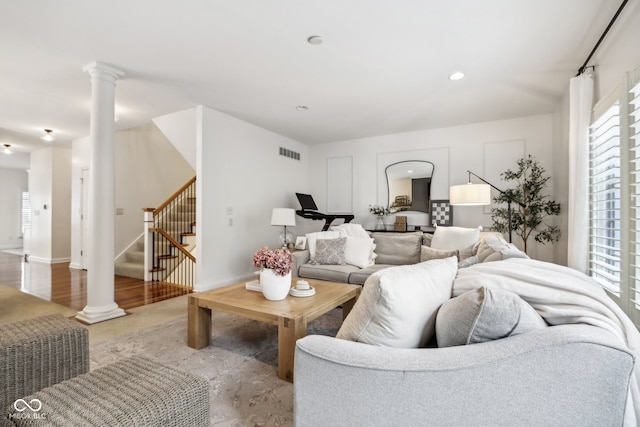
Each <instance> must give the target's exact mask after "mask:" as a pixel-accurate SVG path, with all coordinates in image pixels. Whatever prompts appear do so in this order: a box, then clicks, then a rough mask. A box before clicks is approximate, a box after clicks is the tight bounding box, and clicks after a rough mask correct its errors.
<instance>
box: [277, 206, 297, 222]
mask: <svg viewBox="0 0 640 427" xmlns="http://www.w3.org/2000/svg"><path fill="white" fill-rule="evenodd" d="M271 225H286V226H295V225H296V210H295V209H289V208H273V212H272V213H271Z"/></svg>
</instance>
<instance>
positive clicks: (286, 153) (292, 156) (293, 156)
mask: <svg viewBox="0 0 640 427" xmlns="http://www.w3.org/2000/svg"><path fill="white" fill-rule="evenodd" d="M280 155H281V156H284V157H288V158H290V159H293V160H300V153H296V152H295V151H293V150H289V149H288V148H284V147H280Z"/></svg>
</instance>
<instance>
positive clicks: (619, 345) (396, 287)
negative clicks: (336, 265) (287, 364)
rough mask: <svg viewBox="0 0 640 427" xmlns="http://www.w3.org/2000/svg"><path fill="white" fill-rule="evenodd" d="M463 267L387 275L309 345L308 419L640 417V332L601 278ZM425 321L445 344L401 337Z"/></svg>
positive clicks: (507, 266)
mask: <svg viewBox="0 0 640 427" xmlns="http://www.w3.org/2000/svg"><path fill="white" fill-rule="evenodd" d="M481 251H482V249H479V250H478V254H479V256H481V257H482V256H484V255H482V254H480V252H481ZM476 256H478V255H476ZM456 267H457V264H456V260H455V258H454V257H450V258H447V259H439V260H433V261H430V262H422V263H420V264H417V265H415V266H409V265H405V266H401V267H397V268H388V269H387V270H382V271H380V273H378V274H375V275H374V276H371V277H370V280H369V281H367V283H366V285H365V286H364V288H363V291H362V294H361V295H360V298H359V299H358V301H357V302H356V304H355V306H354V307H353V309H352V311H351V312H350V314H349V316H348V317H347V318H346V319H345V321H344V323H343V325H342V327H341V328H340V330H339V331H338V334H337V336H336V337H335V338H334V337H327V336H318V335H309V336H307V337H304V338H302V339H300V340H298V341H297V343H296V353H295V381H294V410H295V425H296V426H298V427H306V426H318V425H327V426H329V425H349V426H367V427H371V426H389V425H401V426H417V425H424V426H509V427H510V426H627V427H631V426H637V425H639V421H640V392H639V389H640V387H639V386H640V373H639V372H638V369H636V367H635V361H636V358H637V357H638V355H639V354H640V350H639V349H640V334H639V333H638V330H637V329H636V327H635V325H634V324H633V322H631V320H630V319H629V318H628V317H627V316H626V315H625V314H624V313H623V312H622V310H621V309H620V308H619V307H618V306H617V305H616V304H615V303H614V302H613V301H612V300H611V298H609V297H608V296H607V295H606V294H605V292H604V290H603V289H602V288H601V287H600V286H599V285H598V284H596V283H595V282H594V281H593V280H592V279H591V278H590V277H588V276H586V275H584V274H582V273H578V272H576V271H575V270H572V269H570V268H567V267H563V266H559V265H556V264H551V263H544V262H540V261H535V260H531V259H524V258H521V259H517V258H512V259H503V260H499V261H496V262H481V263H476V264H474V265H471V266H469V267H467V268H456ZM304 271H305V270H303V272H304ZM350 274H353V272H351V273H350ZM333 277H336V278H338V276H333ZM342 277H344V276H342ZM355 277H358V276H355ZM434 277H436V278H435V279H434ZM423 282H424V283H423ZM435 288H439V291H440V293H441V295H440V296H439V297H438V295H437V293H436V292H434V291H433V290H434V289H435ZM483 293H484V299H483V300H482V302H481V303H480V304H477V305H474V303H473V301H475V299H474V298H475V296H478V295H483ZM489 293H492V294H493V296H494V297H495V296H496V295H499V294H500V295H502V297H501V298H503V299H500V298H493V297H492V298H493V299H492V298H487V295H488V294H489ZM469 296H472V297H474V298H469ZM434 298H441V299H440V300H439V301H435V303H434ZM470 302H471V303H470ZM429 304H431V306H432V307H431V309H429V308H428V306H429ZM426 310H432V314H430V315H428V316H427V317H428V320H427V317H425V316H423V315H422V314H423V312H424V311H426ZM525 313H528V314H527V316H529V317H530V318H532V319H533V318H534V317H537V321H536V322H537V323H535V324H534V322H523V315H524V314H525ZM531 316H533V317H531ZM416 318H420V319H422V320H421V321H420V322H416V321H415V319H416ZM542 319H544V320H542ZM424 320H426V323H425V322H424ZM423 329H424V330H427V329H429V333H430V334H435V337H436V338H437V340H436V341H437V347H433V346H430V344H427V345H426V346H424V345H422V344H417V345H411V344H409V345H406V344H405V343H406V340H405V341H403V342H401V343H400V345H396V344H397V343H399V342H400V341H399V338H402V339H406V338H407V337H408V338H411V335H416V334H415V330H423ZM462 330H464V333H462V334H461V331H462ZM460 337H462V340H458V339H459V338H460ZM456 340H458V341H457V342H452V341H456ZM446 342H448V343H446ZM429 343H431V341H429Z"/></svg>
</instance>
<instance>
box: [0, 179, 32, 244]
mask: <svg viewBox="0 0 640 427" xmlns="http://www.w3.org/2000/svg"><path fill="white" fill-rule="evenodd" d="M28 190H29V175H28V174H27V172H26V171H25V170H17V169H0V249H7V248H21V247H22V246H23V242H22V227H21V226H22V192H24V191H28Z"/></svg>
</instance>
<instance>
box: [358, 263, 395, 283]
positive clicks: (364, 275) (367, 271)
mask: <svg viewBox="0 0 640 427" xmlns="http://www.w3.org/2000/svg"><path fill="white" fill-rule="evenodd" d="M389 267H395V266H394V265H391V264H374V265H370V266H369V267H367V268H363V269H361V270H357V271H354V272H353V273H351V274H350V275H349V283H351V284H353V285H364V282H366V281H367V279H368V278H369V276H371V275H372V274H373V273H375V272H376V271H380V270H382V269H383V268H389Z"/></svg>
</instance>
